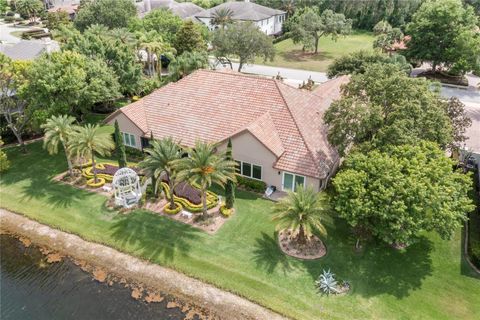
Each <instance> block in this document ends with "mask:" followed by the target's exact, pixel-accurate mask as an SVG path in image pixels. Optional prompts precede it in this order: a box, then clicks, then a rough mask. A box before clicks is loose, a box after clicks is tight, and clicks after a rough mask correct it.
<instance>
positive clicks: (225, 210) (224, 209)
mask: <svg viewBox="0 0 480 320" xmlns="http://www.w3.org/2000/svg"><path fill="white" fill-rule="evenodd" d="M220 213H221V214H222V216H224V217H226V218H228V217H230V216H231V215H232V213H233V209H228V208H227V207H226V206H221V207H220Z"/></svg>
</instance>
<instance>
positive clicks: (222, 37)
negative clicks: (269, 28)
mask: <svg viewBox="0 0 480 320" xmlns="http://www.w3.org/2000/svg"><path fill="white" fill-rule="evenodd" d="M212 45H213V47H214V50H215V55H216V56H217V57H229V56H230V57H231V56H235V57H237V58H238V59H239V66H238V71H241V70H242V68H243V66H244V65H245V63H248V62H254V61H255V58H256V57H258V56H260V57H263V58H264V60H268V59H270V60H272V59H273V57H274V56H275V49H274V47H273V42H272V39H271V38H270V37H269V36H267V35H266V34H265V33H263V32H262V31H260V30H259V29H258V28H257V26H256V25H255V24H253V23H251V22H238V23H234V24H232V25H230V26H229V27H228V28H226V29H225V30H223V29H217V30H216V31H215V32H214V34H213V40H212Z"/></svg>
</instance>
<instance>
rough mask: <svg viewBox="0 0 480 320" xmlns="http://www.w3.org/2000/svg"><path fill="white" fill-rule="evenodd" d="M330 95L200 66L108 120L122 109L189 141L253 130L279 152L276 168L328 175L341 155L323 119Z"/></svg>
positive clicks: (161, 132)
mask: <svg viewBox="0 0 480 320" xmlns="http://www.w3.org/2000/svg"><path fill="white" fill-rule="evenodd" d="M335 85H337V86H339V85H340V83H339V82H334V83H330V84H329V85H328V88H329V92H330V93H331V94H333V95H334V96H336V94H337V92H338V94H339V92H340V90H339V89H335V88H334V86H335ZM324 88H327V87H324ZM325 99H326V100H328V101H330V102H331V99H330V97H327V92H326V91H325V92H324V94H322V95H321V96H320V97H319V96H318V95H316V94H314V93H312V92H309V91H305V90H299V89H296V88H292V87H289V86H287V85H285V84H283V83H281V82H279V81H277V80H274V79H270V78H264V77H258V76H250V75H244V74H241V73H237V72H222V71H209V70H199V71H196V72H194V73H193V74H191V75H189V76H187V77H185V78H184V79H182V80H180V81H178V82H175V83H170V84H168V85H166V86H164V87H162V88H160V89H158V90H156V91H154V92H153V93H151V94H150V95H148V96H145V97H144V98H143V99H141V100H139V101H137V102H135V103H133V104H130V105H128V106H126V107H123V108H121V109H120V110H118V111H117V112H115V113H114V114H112V115H111V116H110V117H108V118H107V120H106V121H107V122H108V121H110V120H112V119H113V118H114V117H115V115H116V114H118V113H119V112H122V113H124V114H125V115H126V116H127V117H128V118H129V119H131V120H132V121H133V122H135V124H136V125H137V126H138V127H139V128H141V130H142V131H143V132H145V133H147V132H148V134H150V131H152V132H153V135H154V137H157V138H160V137H165V136H172V137H173V138H174V139H176V140H179V141H180V142H181V144H183V145H186V146H193V145H194V143H195V140H196V139H201V140H203V141H208V142H219V141H224V140H225V139H227V138H228V137H231V136H234V135H236V134H240V133H241V132H243V131H246V130H247V131H249V132H250V133H251V134H252V135H253V136H255V137H256V138H257V139H258V140H259V141H260V142H261V143H263V144H264V145H265V146H266V147H267V148H268V149H269V150H270V151H272V153H273V154H275V155H276V156H277V157H278V160H277V162H276V163H275V164H274V167H275V168H277V169H279V170H285V171H290V172H293V173H297V174H302V175H306V176H311V177H316V178H324V177H326V176H327V174H328V172H329V171H330V170H331V168H332V165H333V164H334V162H336V161H337V159H338V154H337V152H336V151H335V150H334V149H333V148H332V147H331V146H330V145H329V144H328V143H327V140H326V131H325V128H324V126H323V124H322V123H323V122H322V115H323V112H324V111H325V109H326V108H327V107H328V106H329V105H330V102H328V103H327V102H325V101H324V100H325Z"/></svg>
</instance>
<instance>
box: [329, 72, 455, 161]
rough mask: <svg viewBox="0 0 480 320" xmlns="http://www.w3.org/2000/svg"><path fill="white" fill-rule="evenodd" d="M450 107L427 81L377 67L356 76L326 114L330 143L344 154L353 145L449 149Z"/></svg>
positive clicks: (451, 137) (450, 138)
mask: <svg viewBox="0 0 480 320" xmlns="http://www.w3.org/2000/svg"><path fill="white" fill-rule="evenodd" d="M445 103H446V102H445V101H443V100H441V99H440V98H439V95H438V93H437V92H434V91H432V90H431V83H430V82H428V81H426V80H425V79H421V78H410V77H408V76H407V75H406V74H405V72H403V71H401V70H400V69H399V68H398V67H397V66H395V65H393V64H372V65H369V66H367V68H366V70H365V73H363V74H355V75H353V76H352V79H351V81H350V82H349V83H348V84H347V85H345V86H344V88H343V96H342V98H341V99H340V100H338V101H335V102H333V103H332V105H331V106H330V108H329V109H328V110H327V111H326V113H325V116H324V120H325V122H326V124H327V125H328V139H329V141H330V143H332V144H333V145H334V146H336V147H338V149H339V151H340V153H342V154H344V153H345V151H346V150H348V148H349V147H351V146H352V145H354V146H355V145H356V146H359V145H362V147H366V149H367V150H368V149H371V148H383V147H385V146H388V145H401V144H416V143H417V142H418V141H419V140H428V141H433V142H436V143H438V145H440V146H442V147H446V146H447V145H448V144H449V143H451V142H452V141H453V135H452V134H453V133H452V132H453V131H452V130H453V129H452V124H451V120H450V119H449V117H448V115H447V114H446V111H445V110H446V107H445Z"/></svg>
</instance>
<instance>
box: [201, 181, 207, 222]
mask: <svg viewBox="0 0 480 320" xmlns="http://www.w3.org/2000/svg"><path fill="white" fill-rule="evenodd" d="M202 207H203V212H202V215H203V216H206V215H207V214H208V212H207V190H206V188H205V187H202Z"/></svg>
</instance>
